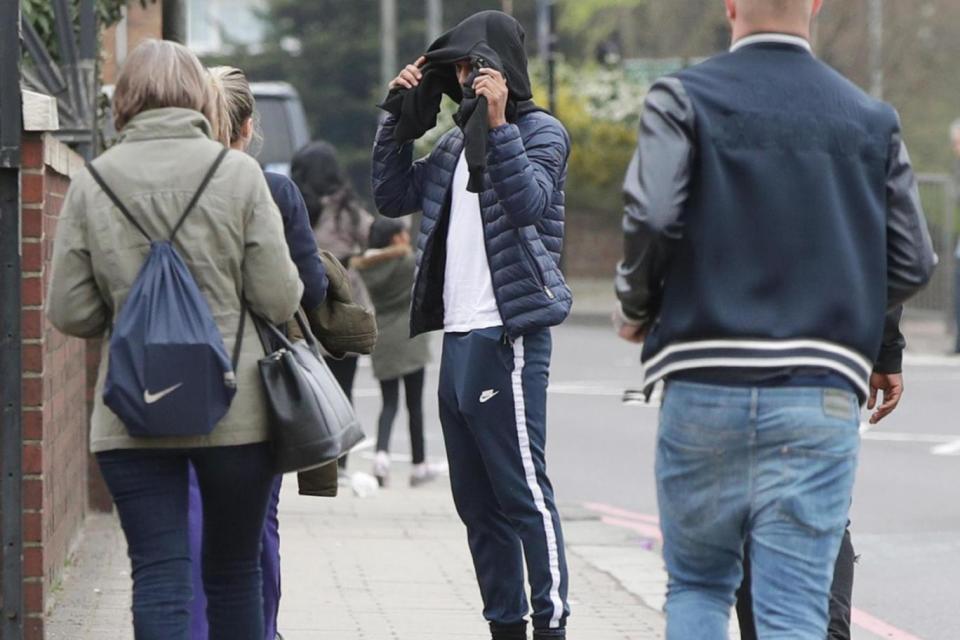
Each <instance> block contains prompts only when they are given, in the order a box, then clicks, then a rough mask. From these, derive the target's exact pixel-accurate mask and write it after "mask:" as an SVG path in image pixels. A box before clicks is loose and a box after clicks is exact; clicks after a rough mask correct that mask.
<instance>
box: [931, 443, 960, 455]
mask: <svg viewBox="0 0 960 640" xmlns="http://www.w3.org/2000/svg"><path fill="white" fill-rule="evenodd" d="M930 453H932V454H933V455H935V456H960V440H954V441H953V442H947V443H944V444H938V445H937V446H935V447H934V448H933V449H931V450H930Z"/></svg>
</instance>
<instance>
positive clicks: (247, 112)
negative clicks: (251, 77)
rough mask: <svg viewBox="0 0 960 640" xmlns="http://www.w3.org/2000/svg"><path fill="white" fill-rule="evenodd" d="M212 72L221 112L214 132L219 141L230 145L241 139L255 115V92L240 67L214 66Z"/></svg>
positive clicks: (212, 81)
mask: <svg viewBox="0 0 960 640" xmlns="http://www.w3.org/2000/svg"><path fill="white" fill-rule="evenodd" d="M208 73H209V77H210V86H211V88H212V89H213V93H214V95H215V99H214V102H215V103H216V108H217V115H218V118H217V120H218V125H217V127H216V129H215V132H214V133H215V134H216V137H217V140H219V141H220V142H222V143H223V144H224V145H226V146H230V145H231V144H233V143H235V142H236V141H237V140H239V139H240V137H241V136H242V135H243V125H244V124H245V123H246V122H247V120H249V119H250V118H252V117H253V115H254V109H255V107H256V101H255V100H254V97H253V91H252V90H251V89H250V82H249V81H248V80H247V76H246V74H244V73H243V71H241V70H240V69H237V68H236V67H211V68H210V69H208Z"/></svg>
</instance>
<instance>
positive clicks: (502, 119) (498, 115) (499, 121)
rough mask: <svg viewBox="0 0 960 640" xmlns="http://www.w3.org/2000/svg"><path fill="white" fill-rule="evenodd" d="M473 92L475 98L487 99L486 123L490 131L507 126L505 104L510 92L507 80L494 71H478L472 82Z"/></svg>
mask: <svg viewBox="0 0 960 640" xmlns="http://www.w3.org/2000/svg"><path fill="white" fill-rule="evenodd" d="M473 90H474V91H475V92H476V94H477V96H478V97H480V96H482V97H484V98H486V99H487V122H488V124H489V125H490V128H491V129H496V128H497V127H500V126H503V125H505V124H507V102H508V101H509V99H510V90H509V88H507V80H506V78H504V77H503V74H502V73H500V72H499V71H497V70H496V69H491V68H484V69H480V72H479V74H478V75H477V78H476V80H474V81H473Z"/></svg>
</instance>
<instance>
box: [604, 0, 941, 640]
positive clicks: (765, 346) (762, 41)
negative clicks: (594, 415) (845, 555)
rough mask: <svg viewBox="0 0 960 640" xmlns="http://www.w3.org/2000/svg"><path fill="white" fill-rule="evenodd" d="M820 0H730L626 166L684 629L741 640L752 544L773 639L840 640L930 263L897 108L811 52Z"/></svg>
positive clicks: (659, 94) (629, 330) (640, 332)
mask: <svg viewBox="0 0 960 640" xmlns="http://www.w3.org/2000/svg"><path fill="white" fill-rule="evenodd" d="M821 2H822V0H726V6H727V11H728V15H729V18H730V21H731V24H732V26H733V46H732V47H731V50H730V52H728V53H725V54H723V55H719V56H717V57H715V58H712V59H711V60H709V61H707V62H705V63H703V64H701V65H698V66H695V67H692V68H689V69H686V70H684V71H682V72H680V73H677V74H675V75H673V76H670V77H667V78H664V79H662V80H660V81H658V82H657V83H656V84H655V85H654V86H653V87H652V89H651V91H650V93H649V96H648V97H647V100H646V104H645V107H644V113H643V116H642V123H641V127H640V140H639V144H638V150H637V154H636V155H635V157H634V159H633V161H632V163H631V165H630V168H629V170H628V172H627V176H626V182H625V187H624V191H625V196H626V213H625V216H624V231H625V236H626V239H625V256H624V259H623V262H622V263H621V264H620V265H619V267H618V272H617V281H616V286H617V294H618V297H619V299H620V302H621V308H620V309H619V311H618V313H617V316H618V321H619V324H620V334H621V336H622V337H624V338H625V339H628V340H631V341H634V342H641V341H642V342H643V343H644V348H643V361H644V367H645V376H646V379H645V386H646V388H647V389H648V391H649V389H650V388H652V386H653V385H654V384H655V383H656V382H658V381H661V380H665V381H666V390H665V395H664V399H663V408H662V411H661V418H660V431H659V436H658V445H657V459H656V478H657V490H658V499H659V503H660V514H661V527H662V530H663V537H664V558H665V561H666V565H667V570H668V573H669V587H668V597H667V605H666V611H667V628H668V630H667V637H668V638H670V639H677V640H679V639H683V640H687V639H689V638H697V639H698V640H713V639H715V638H726V637H727V635H726V634H727V621H728V617H729V612H730V608H731V605H732V604H733V603H734V594H735V592H736V589H737V587H738V586H739V584H740V580H741V576H742V555H743V549H744V544H745V542H747V541H749V543H750V545H749V546H750V561H751V565H752V572H753V575H752V580H753V605H754V615H755V619H756V626H757V632H758V635H759V637H761V638H788V637H789V638H791V639H809V640H823V638H824V637H825V636H826V629H827V616H828V613H827V603H828V593H829V589H830V583H831V578H832V576H833V566H834V561H835V559H836V558H837V552H838V549H839V546H840V542H841V537H842V535H843V532H844V527H845V524H846V521H847V512H848V509H849V504H850V497H851V492H852V489H853V480H854V473H855V468H856V462H857V453H858V447H859V436H858V427H859V423H860V419H859V414H860V406H861V405H862V404H863V403H864V402H865V401H867V400H868V399H869V400H870V404H871V407H872V406H873V405H874V404H875V403H876V401H877V394H878V391H879V392H883V402H882V404H881V405H880V406H879V407H878V409H877V413H875V414H874V416H873V419H874V420H877V419H880V418H882V417H883V416H884V415H886V414H887V413H889V411H891V410H892V409H893V407H895V406H896V402H897V401H898V400H899V395H900V391H901V388H902V383H901V379H900V376H899V372H900V362H899V360H900V350H901V348H902V341H901V338H900V335H899V331H898V329H897V324H898V322H897V320H898V318H899V315H898V308H899V306H900V305H902V303H903V302H904V301H905V300H906V299H907V298H909V297H910V296H911V295H913V294H914V293H916V292H917V291H918V290H919V289H920V288H921V287H923V286H924V284H926V282H927V281H928V280H929V278H930V276H931V273H932V271H933V268H934V265H935V263H936V256H935V255H934V253H933V250H932V246H931V243H930V236H929V233H928V231H927V227H926V223H925V220H924V217H923V212H922V210H921V207H920V201H919V195H918V190H917V185H916V180H915V178H914V174H913V170H912V168H911V165H910V160H909V156H908V155H907V150H906V147H905V146H904V143H903V140H902V139H901V129H900V123H899V119H898V116H897V114H896V112H895V111H894V110H893V108H891V107H890V106H888V105H886V104H883V103H881V102H878V101H876V100H874V99H872V98H870V97H869V96H867V95H866V94H864V93H863V92H862V91H861V90H859V89H858V88H857V87H855V86H854V85H853V84H852V83H850V82H849V81H847V80H846V79H844V78H843V77H841V76H840V75H839V74H838V73H837V72H835V71H834V70H832V69H830V68H829V67H828V66H826V65H825V64H823V63H821V62H819V61H818V60H817V58H816V57H815V56H814V54H813V53H812V51H811V47H810V43H809V35H810V23H811V21H812V19H813V16H815V15H816V13H817V12H818V11H819V9H820V5H821ZM885 316H887V321H886V323H885ZM885 324H886V331H885Z"/></svg>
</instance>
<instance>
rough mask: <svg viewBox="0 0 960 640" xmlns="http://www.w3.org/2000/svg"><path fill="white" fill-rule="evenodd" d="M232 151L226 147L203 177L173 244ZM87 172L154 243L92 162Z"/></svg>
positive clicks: (181, 219) (180, 221) (125, 215)
mask: <svg viewBox="0 0 960 640" xmlns="http://www.w3.org/2000/svg"><path fill="white" fill-rule="evenodd" d="M229 151H230V149H228V148H226V147H224V148H223V150H222V151H220V153H219V154H217V159H216V160H214V161H213V164H212V165H210V169H209V170H207V174H206V175H205V176H204V177H203V181H202V182H201V183H200V186H199V187H198V188H197V191H196V193H194V194H193V197H192V198H190V202H189V203H188V204H187V208H186V210H184V212H183V214H182V215H181V216H180V219H179V220H177V224H176V225H174V227H173V231H171V232H170V241H171V242H173V239H174V237H175V236H176V235H177V232H178V231H180V227H182V226H183V223H184V221H185V220H186V219H187V216H189V215H190V213H191V212H192V211H193V209H194V207H196V206H197V201H198V200H200V196H201V195H203V192H204V191H206V189H207V185H209V184H210V180H212V179H213V174H215V173H216V172H217V169H218V168H219V167H220V164H221V163H222V162H223V159H224V158H225V157H226V156H227V153H228V152H229ZM87 171H89V172H90V175H91V176H92V177H93V179H94V181H95V182H96V183H97V184H98V185H100V188H101V189H103V192H104V193H105V194H106V195H107V197H108V198H110V201H111V202H113V204H114V206H116V207H117V209H119V210H120V213H122V214H123V217H124V218H126V219H127V220H128V221H129V222H130V224H132V225H133V226H134V227H136V229H137V231H139V232H140V233H141V234H142V235H143V237H144V238H146V239H147V241H148V242H153V238H151V237H150V234H149V233H147V232H146V231H145V230H144V228H143V226H142V225H141V224H140V223H139V222H137V219H136V218H134V217H133V214H131V213H130V210H129V209H127V207H126V205H125V204H123V202H122V201H121V200H120V198H119V197H117V194H116V193H114V192H113V189H111V188H110V187H109V185H107V182H106V180H104V179H103V176H102V175H100V172H99V171H97V170H96V168H94V166H93V163H92V162H88V163H87Z"/></svg>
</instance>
